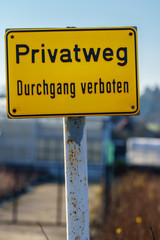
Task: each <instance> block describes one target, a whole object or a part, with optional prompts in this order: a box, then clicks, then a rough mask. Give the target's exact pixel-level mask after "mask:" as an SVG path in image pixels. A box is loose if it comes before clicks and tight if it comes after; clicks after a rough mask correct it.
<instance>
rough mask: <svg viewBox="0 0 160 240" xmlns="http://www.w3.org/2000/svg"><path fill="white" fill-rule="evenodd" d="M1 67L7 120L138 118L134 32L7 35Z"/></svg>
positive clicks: (22, 31) (10, 32)
mask: <svg viewBox="0 0 160 240" xmlns="http://www.w3.org/2000/svg"><path fill="white" fill-rule="evenodd" d="M6 66H7V67H6V70H7V99H8V101H7V102H8V107H7V108H8V115H9V117H11V118H24V117H53V116H90V115H135V114H137V113H138V112H139V89H138V63H137V31H136V29H135V28H132V27H124V28H66V29H10V30H8V31H7V32H6Z"/></svg>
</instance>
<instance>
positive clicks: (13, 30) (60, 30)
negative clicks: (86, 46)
mask: <svg viewBox="0 0 160 240" xmlns="http://www.w3.org/2000/svg"><path fill="white" fill-rule="evenodd" d="M108 30H110V31H111V30H118V31H119V30H130V31H132V32H134V43H135V69H136V104H137V105H136V110H134V111H130V112H99V113H66V114H32V115H30V114H28V115H13V114H12V113H11V112H10V95H9V67H8V66H9V60H8V34H10V33H15V32H65V31H108ZM135 30H136V27H119V28H116V27H115V28H57V29H56V28H53V29H47V28H46V29H22V30H21V29H7V30H6V31H7V33H6V65H7V96H8V113H9V117H10V116H11V117H13V118H25V117H26V118H27V117H28V118H38V117H66V116H69V117H71V116H104V115H108V116H109V115H134V114H138V113H136V112H137V111H138V107H139V98H138V96H139V94H138V63H137V39H136V31H135Z"/></svg>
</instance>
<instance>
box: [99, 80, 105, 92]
mask: <svg viewBox="0 0 160 240" xmlns="http://www.w3.org/2000/svg"><path fill="white" fill-rule="evenodd" d="M99 91H100V93H104V82H101V78H100V79H99Z"/></svg>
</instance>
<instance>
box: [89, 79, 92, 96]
mask: <svg viewBox="0 0 160 240" xmlns="http://www.w3.org/2000/svg"><path fill="white" fill-rule="evenodd" d="M88 93H92V83H91V82H89V83H88Z"/></svg>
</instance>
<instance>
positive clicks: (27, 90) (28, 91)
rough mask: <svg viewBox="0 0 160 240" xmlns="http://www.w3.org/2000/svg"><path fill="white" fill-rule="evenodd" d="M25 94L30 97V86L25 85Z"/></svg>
mask: <svg viewBox="0 0 160 240" xmlns="http://www.w3.org/2000/svg"><path fill="white" fill-rule="evenodd" d="M24 92H25V95H30V89H29V84H24Z"/></svg>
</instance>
